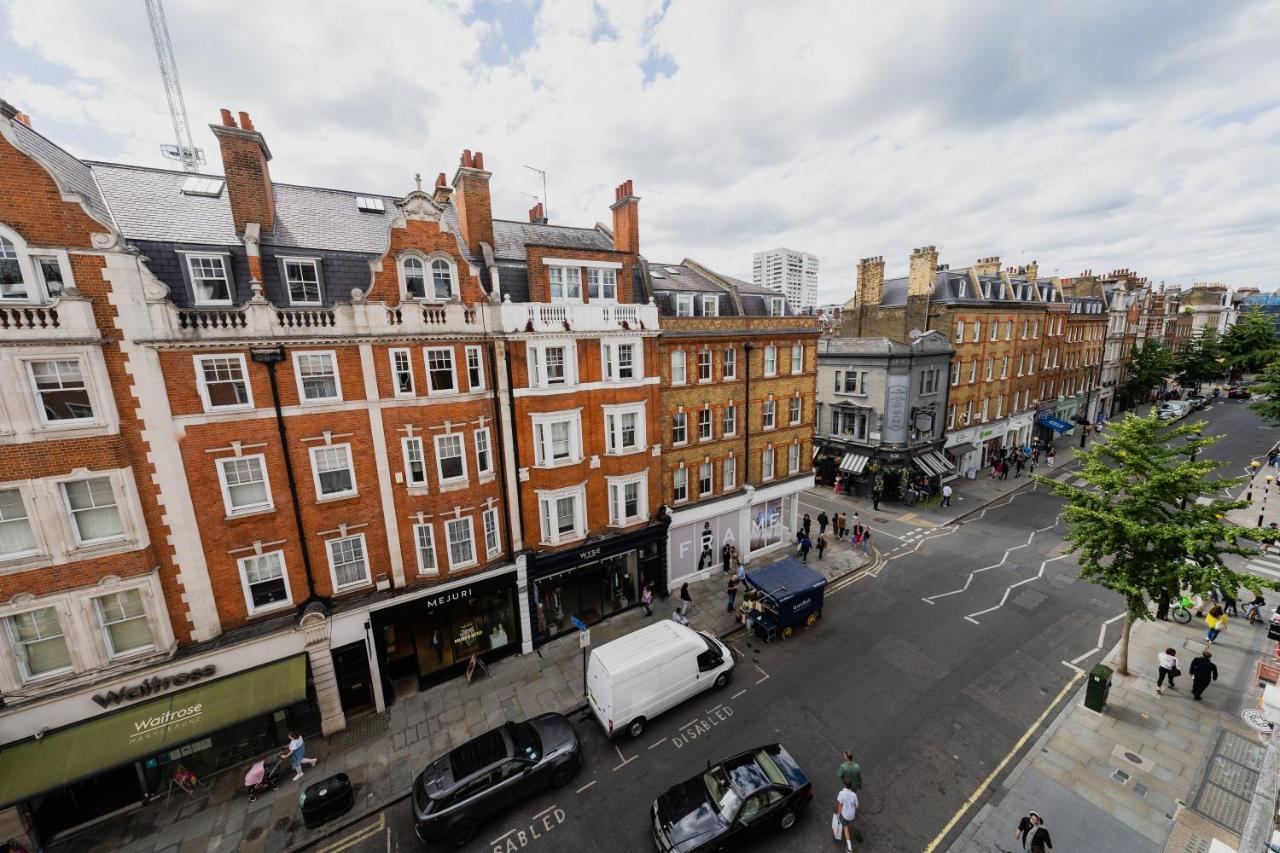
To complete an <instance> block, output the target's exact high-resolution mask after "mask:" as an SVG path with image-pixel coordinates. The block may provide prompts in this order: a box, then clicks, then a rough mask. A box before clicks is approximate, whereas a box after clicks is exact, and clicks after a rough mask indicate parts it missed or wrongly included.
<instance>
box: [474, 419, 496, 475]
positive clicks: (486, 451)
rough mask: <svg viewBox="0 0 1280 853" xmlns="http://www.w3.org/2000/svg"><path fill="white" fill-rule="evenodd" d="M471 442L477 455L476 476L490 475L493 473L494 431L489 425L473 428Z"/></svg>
mask: <svg viewBox="0 0 1280 853" xmlns="http://www.w3.org/2000/svg"><path fill="white" fill-rule="evenodd" d="M471 443H472V445H473V451H474V452H475V455H476V476H477V477H487V476H489V475H490V474H492V473H493V433H491V432H490V431H489V428H488V427H479V428H478V429H475V430H472V432H471Z"/></svg>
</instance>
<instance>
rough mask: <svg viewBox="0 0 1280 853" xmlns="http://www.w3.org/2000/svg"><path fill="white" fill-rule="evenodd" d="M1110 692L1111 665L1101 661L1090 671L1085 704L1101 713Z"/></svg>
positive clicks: (1091, 709)
mask: <svg viewBox="0 0 1280 853" xmlns="http://www.w3.org/2000/svg"><path fill="white" fill-rule="evenodd" d="M1110 692H1111V667H1109V666H1107V665H1106V664H1102V663H1100V664H1098V665H1097V666H1095V667H1094V668H1093V670H1092V671H1091V672H1090V673H1089V686H1088V687H1087V688H1085V691H1084V706H1085V707H1086V708H1088V709H1089V710H1090V711H1097V712H1098V713H1099V714H1101V713H1102V709H1103V707H1104V706H1105V705H1106V704H1107V694H1108V693H1110Z"/></svg>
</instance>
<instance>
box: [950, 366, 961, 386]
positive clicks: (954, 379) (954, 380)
mask: <svg viewBox="0 0 1280 853" xmlns="http://www.w3.org/2000/svg"><path fill="white" fill-rule="evenodd" d="M959 384H960V362H959V361H956V362H952V364H951V387H952V388H954V387H956V386H957V385H959Z"/></svg>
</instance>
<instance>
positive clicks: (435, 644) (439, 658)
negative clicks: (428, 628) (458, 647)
mask: <svg viewBox="0 0 1280 853" xmlns="http://www.w3.org/2000/svg"><path fill="white" fill-rule="evenodd" d="M431 648H433V649H435V650H436V663H437V664H439V665H441V666H443V665H444V638H443V637H441V636H440V629H439V628H435V629H433V630H432V632H431Z"/></svg>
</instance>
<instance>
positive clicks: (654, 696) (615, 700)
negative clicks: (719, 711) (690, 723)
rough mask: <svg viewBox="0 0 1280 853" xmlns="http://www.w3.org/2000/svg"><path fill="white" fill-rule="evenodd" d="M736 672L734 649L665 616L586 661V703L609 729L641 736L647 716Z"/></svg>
mask: <svg viewBox="0 0 1280 853" xmlns="http://www.w3.org/2000/svg"><path fill="white" fill-rule="evenodd" d="M732 672H733V652H731V651H730V650H729V647H728V646H726V645H725V644H724V643H722V642H720V641H719V640H718V639H716V638H715V637H711V636H709V635H707V634H702V633H699V632H698V631H694V630H693V629H691V628H687V627H685V626H684V625H680V624H678V623H676V622H672V621H669V620H665V621H662V622H655V623H653V624H652V625H648V626H646V627H644V628H641V629H640V630H639V631H632V632H631V633H630V634H627V635H626V636H625V637H619V638H618V639H616V640H614V641H613V642H611V643H605V644H604V645H603V646H600V647H598V648H596V649H593V650H592V652H591V661H590V663H588V664H587V701H588V702H589V703H590V704H591V711H592V713H594V714H595V715H596V719H597V720H599V721H600V725H601V726H602V727H603V728H604V730H605V733H606V734H608V735H609V736H610V737H612V736H613V735H614V734H615V733H617V732H622V731H625V732H626V733H627V734H628V735H629V736H631V737H633V738H634V737H639V736H640V733H641V732H643V731H644V727H645V725H646V724H647V723H648V721H649V720H651V719H653V718H654V717H656V716H657V715H658V714H661V713H662V712H663V711H666V710H667V709H669V708H674V707H675V706H676V705H679V704H680V703H681V702H683V701H684V700H686V699H688V698H690V697H692V696H694V695H696V694H698V693H701V692H702V691H704V690H706V689H708V688H712V687H714V688H715V689H717V690H719V689H721V688H723V687H724V686H725V684H727V683H728V682H729V675H730V674H731V673H732Z"/></svg>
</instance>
